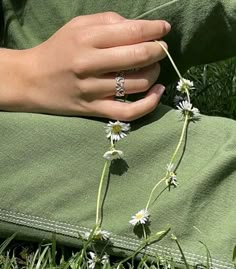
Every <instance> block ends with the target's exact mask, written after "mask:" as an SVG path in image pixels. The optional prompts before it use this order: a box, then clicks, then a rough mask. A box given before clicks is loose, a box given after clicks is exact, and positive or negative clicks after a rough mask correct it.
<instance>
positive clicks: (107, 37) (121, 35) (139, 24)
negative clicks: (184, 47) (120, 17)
mask: <svg viewBox="0 0 236 269" xmlns="http://www.w3.org/2000/svg"><path fill="white" fill-rule="evenodd" d="M170 28H171V26H170V24H169V23H168V22H166V21H164V20H156V21H147V20H137V21H136V20H124V21H121V22H118V23H115V24H112V25H102V26H101V25H96V26H93V27H90V29H89V31H90V32H89V35H88V36H89V38H90V39H91V40H90V41H91V43H90V44H93V46H94V47H96V48H109V47H116V46H124V45H132V44H137V43H141V42H146V41H150V40H158V39H161V38H162V37H163V36H165V35H166V34H167V33H168V32H169V31H170Z"/></svg>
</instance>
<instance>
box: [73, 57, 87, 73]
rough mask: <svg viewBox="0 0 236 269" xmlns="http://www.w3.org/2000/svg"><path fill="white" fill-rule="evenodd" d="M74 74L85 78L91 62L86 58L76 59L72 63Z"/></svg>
mask: <svg viewBox="0 0 236 269" xmlns="http://www.w3.org/2000/svg"><path fill="white" fill-rule="evenodd" d="M72 72H73V73H75V74H76V75H77V77H79V78H83V77H84V76H85V75H86V74H87V73H88V72H89V61H88V59H86V58H82V57H81V58H79V59H75V60H74V61H73V62H72Z"/></svg>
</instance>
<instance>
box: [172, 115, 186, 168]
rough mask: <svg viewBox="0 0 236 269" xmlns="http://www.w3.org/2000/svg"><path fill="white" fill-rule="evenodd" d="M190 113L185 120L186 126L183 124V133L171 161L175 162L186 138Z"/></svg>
mask: <svg viewBox="0 0 236 269" xmlns="http://www.w3.org/2000/svg"><path fill="white" fill-rule="evenodd" d="M188 118H189V117H188V115H186V116H185V120H184V126H183V129H182V133H181V136H180V139H179V143H178V145H177V147H176V149H175V151H174V153H173V155H172V157H171V160H170V163H174V160H175V157H176V155H177V153H178V151H179V148H180V146H181V144H182V142H183V139H184V135H185V131H186V128H187V125H188Z"/></svg>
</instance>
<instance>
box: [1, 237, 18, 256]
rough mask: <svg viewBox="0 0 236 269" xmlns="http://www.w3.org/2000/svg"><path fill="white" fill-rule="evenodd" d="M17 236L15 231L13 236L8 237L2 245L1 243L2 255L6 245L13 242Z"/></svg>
mask: <svg viewBox="0 0 236 269" xmlns="http://www.w3.org/2000/svg"><path fill="white" fill-rule="evenodd" d="M15 236H16V233H14V234H13V235H12V236H10V237H9V238H7V239H6V240H5V241H4V242H3V243H2V244H1V245H0V255H2V253H3V251H4V250H5V249H6V247H7V246H8V245H9V244H10V243H11V241H12V240H13V239H14V237H15Z"/></svg>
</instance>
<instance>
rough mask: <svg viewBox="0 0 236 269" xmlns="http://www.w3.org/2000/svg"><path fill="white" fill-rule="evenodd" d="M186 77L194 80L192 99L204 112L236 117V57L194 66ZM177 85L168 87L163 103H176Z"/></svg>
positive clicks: (171, 104) (212, 114)
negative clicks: (174, 101)
mask: <svg viewBox="0 0 236 269" xmlns="http://www.w3.org/2000/svg"><path fill="white" fill-rule="evenodd" d="M184 77H185V78H187V79H189V80H192V81H194V85H195V88H196V89H195V90H194V91H193V92H192V95H191V99H192V102H193V104H194V106H195V107H197V108H198V109H199V110H200V111H201V113H202V114H205V115H211V116H222V117H227V118H231V119H236V58H232V59H228V60H226V61H222V62H219V63H213V64H206V65H202V66H198V67H193V68H191V69H190V70H188V72H187V73H186V74H185V76H184ZM175 87H176V84H173V85H171V86H170V87H169V88H168V95H166V96H164V98H163V103H165V104H168V105H170V106H173V105H174V103H173V100H174V97H175Z"/></svg>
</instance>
